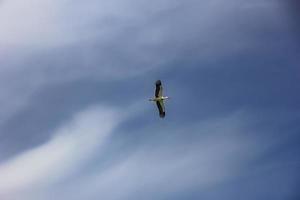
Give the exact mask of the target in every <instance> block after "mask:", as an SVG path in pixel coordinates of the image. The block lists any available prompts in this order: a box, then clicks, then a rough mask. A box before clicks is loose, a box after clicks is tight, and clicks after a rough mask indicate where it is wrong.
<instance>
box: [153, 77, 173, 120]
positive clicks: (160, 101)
mask: <svg viewBox="0 0 300 200" xmlns="http://www.w3.org/2000/svg"><path fill="white" fill-rule="evenodd" d="M155 85H156V89H155V97H154V98H151V99H149V101H155V102H156V105H157V108H158V111H159V116H160V117H161V118H164V117H165V115H166V112H165V106H164V100H166V99H169V97H167V96H163V95H162V91H163V88H162V85H161V81H160V80H157V81H156V82H155Z"/></svg>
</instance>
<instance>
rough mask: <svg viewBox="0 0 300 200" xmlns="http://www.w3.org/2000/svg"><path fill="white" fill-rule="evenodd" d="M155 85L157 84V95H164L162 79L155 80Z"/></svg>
mask: <svg viewBox="0 0 300 200" xmlns="http://www.w3.org/2000/svg"><path fill="white" fill-rule="evenodd" d="M155 85H156V89H155V97H161V96H162V90H163V88H162V85H161V81H160V80H157V81H156V82H155Z"/></svg>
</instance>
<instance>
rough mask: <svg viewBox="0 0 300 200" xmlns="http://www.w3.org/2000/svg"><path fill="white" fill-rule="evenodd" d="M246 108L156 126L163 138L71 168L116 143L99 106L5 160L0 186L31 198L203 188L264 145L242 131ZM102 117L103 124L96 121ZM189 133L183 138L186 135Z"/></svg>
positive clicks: (232, 173)
mask: <svg viewBox="0 0 300 200" xmlns="http://www.w3.org/2000/svg"><path fill="white" fill-rule="evenodd" d="M244 114H245V113H244ZM244 114H243V113H234V114H232V115H230V116H227V117H225V118H219V119H216V118H214V119H210V120H207V121H203V122H200V123H199V124H194V125H193V126H191V127H182V128H180V129H179V130H171V129H165V130H164V131H158V132H157V133H156V134H155V135H156V136H157V137H158V136H159V135H161V137H160V138H161V140H156V139H154V140H153V139H151V140H150V141H148V142H144V143H143V145H141V146H139V148H138V149H137V150H136V151H135V152H134V153H133V154H131V155H129V156H128V157H125V158H124V159H122V160H120V161H118V162H113V163H112V164H111V165H110V166H108V168H99V169H98V170H96V171H95V170H94V171H91V172H89V171H88V170H83V171H82V170H81V171H80V170H77V171H76V169H78V168H79V167H80V166H82V167H83V169H84V167H87V166H85V164H84V163H88V162H89V160H88V158H89V157H90V155H91V154H94V155H95V154H98V155H99V152H101V149H102V150H103V146H114V144H113V141H111V140H104V139H105V136H107V134H108V133H109V132H111V129H112V128H113V127H114V126H115V122H114V120H115V118H110V117H112V115H111V113H110V111H109V112H108V113H107V111H104V113H103V110H102V109H100V110H96V111H94V110H93V111H91V110H89V111H85V112H84V113H83V114H79V115H78V117H75V119H74V120H72V122H71V123H69V124H68V125H66V126H65V127H63V128H62V129H59V130H58V131H57V135H56V136H55V137H54V138H53V139H52V140H51V141H50V142H48V143H47V144H44V145H42V146H40V147H38V148H35V149H33V150H31V151H28V152H25V153H24V154H22V155H19V156H17V157H16V158H15V159H13V160H12V161H8V163H4V164H3V165H2V166H1V168H0V177H1V180H3V181H2V182H0V187H1V190H0V191H2V193H3V191H4V194H5V192H6V193H7V194H14V193H15V192H16V191H18V189H29V190H30V191H32V192H31V193H30V195H29V199H39V198H41V196H43V199H47V198H48V197H49V196H50V194H48V193H49V192H50V193H53V194H52V195H51V198H53V197H55V198H64V199H82V198H89V199H98V198H104V199H136V198H138V197H139V196H140V195H143V196H145V195H146V196H147V197H145V199H151V198H157V197H158V196H161V195H162V194H165V195H166V194H168V195H169V196H168V197H170V195H171V194H174V195H175V196H176V194H178V193H180V192H182V191H186V190H193V188H197V190H203V191H205V190H207V189H209V188H211V187H215V186H216V185H218V184H222V183H224V182H226V181H230V180H232V179H235V177H236V176H237V175H238V174H239V171H242V170H244V165H245V163H247V162H251V160H253V159H255V158H258V157H259V156H260V155H261V153H262V152H264V150H265V149H264V148H268V147H264V148H261V146H260V145H259V142H258V140H257V138H255V137H252V136H249V135H248V136H246V135H245V134H243V131H245V130H244V128H243V127H245V125H246V124H248V122H247V120H246V119H247V117H245V115H244ZM108 116H109V117H108ZM104 120H105V121H106V123H105V124H103V123H101V124H99V121H100V122H101V121H104ZM103 126H104V127H103ZM147 132H148V134H151V132H153V130H147ZM167 133H168V134H169V136H167V135H166V134H167ZM187 133H188V135H189V137H188V138H187V137H184V135H185V136H187ZM143 134H144V133H143ZM171 135H172V137H171ZM103 143H105V144H106V145H101V144H103ZM101 146H102V147H101ZM125 148H128V147H125ZM94 151H96V152H97V153H96V152H94ZM93 159H97V158H96V157H93ZM99 159H100V162H101V157H99ZM110 159H114V158H113V157H112V158H110ZM94 161H95V160H94ZM98 162H99V161H98ZM20 166H22V167H20ZM66 177H68V178H69V179H66ZM77 177H78V178H77ZM4 180H10V181H4ZM58 180H60V181H62V182H58ZM63 180H65V181H63ZM55 181H56V182H55ZM41 185H42V187H41ZM33 188H35V189H33ZM75 191H80V193H77V192H75ZM24 194H25V193H24ZM55 194H57V195H59V196H56V195H55ZM26 196H27V195H25V197H26Z"/></svg>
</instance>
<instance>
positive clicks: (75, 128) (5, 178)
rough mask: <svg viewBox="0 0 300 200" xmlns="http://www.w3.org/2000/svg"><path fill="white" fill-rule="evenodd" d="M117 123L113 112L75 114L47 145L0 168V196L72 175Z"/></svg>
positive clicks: (96, 109) (91, 110)
mask: <svg viewBox="0 0 300 200" xmlns="http://www.w3.org/2000/svg"><path fill="white" fill-rule="evenodd" d="M118 120H119V119H118V117H117V116H116V113H115V111H113V110H111V109H108V108H104V107H95V106H94V107H91V108H89V109H87V110H84V111H82V112H80V113H78V114H76V115H75V116H74V118H73V119H72V120H71V121H70V122H68V123H66V124H65V125H64V126H63V127H61V128H58V129H57V130H56V131H55V133H54V136H53V138H52V139H51V140H49V141H48V142H47V143H45V144H42V145H40V146H38V147H36V148H33V149H31V150H28V151H25V152H23V153H21V154H19V155H17V156H16V157H14V158H12V159H10V160H8V161H7V162H5V163H2V164H1V165H0V177H1V180H0V196H2V198H4V197H6V195H7V196H8V197H9V196H10V195H11V196H14V194H16V193H17V191H24V190H26V189H32V188H38V187H43V186H45V185H46V186H47V185H48V186H49V185H51V183H53V182H55V181H59V180H61V179H63V178H64V177H65V176H68V175H69V174H72V173H74V171H76V170H77V169H78V168H80V167H81V166H84V163H85V162H86V161H87V160H89V159H90V157H91V155H94V154H96V152H95V149H97V147H99V146H101V145H102V144H103V143H104V142H105V139H106V138H107V136H108V134H109V133H111V131H112V129H113V128H114V127H115V126H116V125H117V124H118ZM98 153H99V152H98Z"/></svg>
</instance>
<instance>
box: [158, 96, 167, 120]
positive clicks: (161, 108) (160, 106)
mask: <svg viewBox="0 0 300 200" xmlns="http://www.w3.org/2000/svg"><path fill="white" fill-rule="evenodd" d="M156 105H157V108H158V111H159V116H160V117H161V118H164V117H165V115H166V113H165V106H164V102H163V100H160V101H157V102H156Z"/></svg>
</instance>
